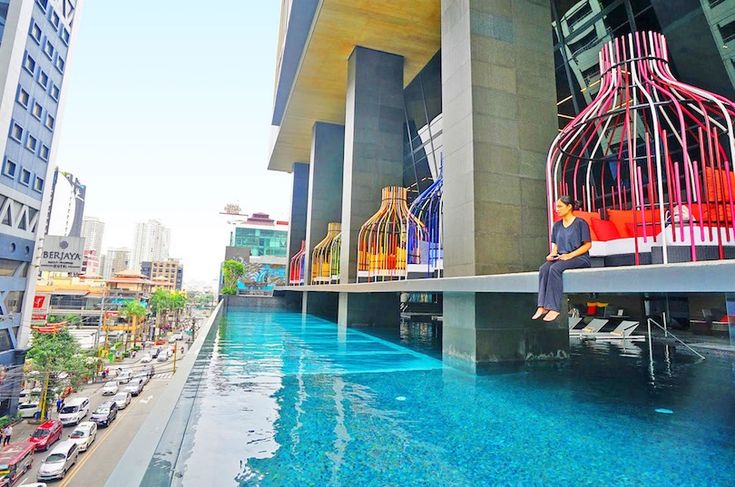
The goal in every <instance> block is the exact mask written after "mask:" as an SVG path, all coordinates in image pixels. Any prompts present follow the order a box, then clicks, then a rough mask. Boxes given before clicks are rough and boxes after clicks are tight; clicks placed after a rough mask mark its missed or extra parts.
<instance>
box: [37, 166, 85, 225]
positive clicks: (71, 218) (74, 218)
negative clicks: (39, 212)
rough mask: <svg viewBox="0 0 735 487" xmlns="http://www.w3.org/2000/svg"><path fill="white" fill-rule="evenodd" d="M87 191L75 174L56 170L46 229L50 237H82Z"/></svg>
mask: <svg viewBox="0 0 735 487" xmlns="http://www.w3.org/2000/svg"><path fill="white" fill-rule="evenodd" d="M86 191H87V188H86V186H85V185H83V184H82V183H80V182H79V179H77V178H76V177H74V175H73V174H71V173H68V172H64V171H59V169H58V168H57V169H56V171H55V172H54V184H53V188H52V190H51V210H50V212H49V220H48V228H47V229H46V233H47V234H48V235H62V236H65V237H79V236H81V234H82V218H83V217H84V197H85V194H86Z"/></svg>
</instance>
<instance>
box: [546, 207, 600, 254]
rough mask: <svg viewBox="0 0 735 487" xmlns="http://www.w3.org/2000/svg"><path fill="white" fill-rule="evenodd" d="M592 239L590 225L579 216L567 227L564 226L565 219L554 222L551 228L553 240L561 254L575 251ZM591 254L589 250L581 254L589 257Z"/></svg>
mask: <svg viewBox="0 0 735 487" xmlns="http://www.w3.org/2000/svg"><path fill="white" fill-rule="evenodd" d="M591 241H592V238H591V237H590V227H589V225H587V222H586V221H584V220H583V219H581V218H579V217H575V218H574V221H572V223H571V224H570V225H569V226H568V227H566V228H564V221H563V220H559V221H558V222H556V223H554V227H553V228H552V230H551V242H552V243H555V244H556V250H557V252H559V254H568V253H569V252H574V251H575V250H577V249H578V248H580V247H581V246H582V244H583V243H585V242H591ZM589 255H590V253H589V252H585V253H584V254H582V255H581V256H587V257H589ZM581 256H580V257H581Z"/></svg>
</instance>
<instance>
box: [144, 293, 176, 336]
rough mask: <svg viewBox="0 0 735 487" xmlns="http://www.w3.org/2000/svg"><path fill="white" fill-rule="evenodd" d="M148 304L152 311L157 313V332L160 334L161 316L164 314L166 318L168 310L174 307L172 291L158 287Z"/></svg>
mask: <svg viewBox="0 0 735 487" xmlns="http://www.w3.org/2000/svg"><path fill="white" fill-rule="evenodd" d="M148 304H149V306H150V308H151V312H152V313H154V314H155V315H156V333H158V334H160V332H161V317H162V316H163V317H164V318H165V316H166V315H167V314H168V312H169V311H171V309H172V308H173V303H172V300H171V293H170V292H168V291H166V290H165V289H161V288H159V289H156V290H155V291H154V292H153V294H152V295H151V298H150V300H149V301H148Z"/></svg>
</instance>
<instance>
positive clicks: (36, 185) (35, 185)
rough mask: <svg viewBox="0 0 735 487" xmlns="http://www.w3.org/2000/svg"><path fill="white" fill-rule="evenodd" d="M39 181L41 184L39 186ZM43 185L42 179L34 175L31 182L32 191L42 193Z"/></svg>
mask: <svg viewBox="0 0 735 487" xmlns="http://www.w3.org/2000/svg"><path fill="white" fill-rule="evenodd" d="M39 181H40V182H41V183H40V184H39ZM44 183H45V181H44V179H43V178H42V177H39V176H38V175H36V178H35V179H34V180H33V190H34V191H38V192H39V193H43V188H44Z"/></svg>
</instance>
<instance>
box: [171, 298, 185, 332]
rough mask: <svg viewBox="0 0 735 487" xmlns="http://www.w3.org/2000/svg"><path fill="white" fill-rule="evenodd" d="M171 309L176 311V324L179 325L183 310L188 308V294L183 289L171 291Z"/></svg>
mask: <svg viewBox="0 0 735 487" xmlns="http://www.w3.org/2000/svg"><path fill="white" fill-rule="evenodd" d="M170 299H171V310H172V311H173V312H174V316H175V319H176V326H177V327H178V326H179V318H180V317H181V312H182V311H183V310H184V309H186V303H187V296H186V293H184V292H183V291H172V292H171V298H170Z"/></svg>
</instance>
